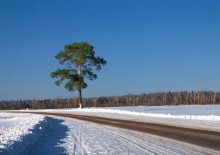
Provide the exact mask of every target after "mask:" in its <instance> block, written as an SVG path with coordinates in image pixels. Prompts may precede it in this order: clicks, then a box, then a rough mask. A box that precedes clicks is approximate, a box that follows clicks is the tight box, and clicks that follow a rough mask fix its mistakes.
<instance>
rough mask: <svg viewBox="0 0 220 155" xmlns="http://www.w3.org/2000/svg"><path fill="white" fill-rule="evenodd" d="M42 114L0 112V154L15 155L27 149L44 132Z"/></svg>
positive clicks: (44, 124)
mask: <svg viewBox="0 0 220 155" xmlns="http://www.w3.org/2000/svg"><path fill="white" fill-rule="evenodd" d="M46 126H47V122H46V120H45V117H44V116H41V115H33V114H19V113H2V112H0V154H7V155H16V154H24V153H25V152H27V151H29V150H28V149H29V148H30V146H31V145H33V144H34V143H35V142H36V141H38V139H39V138H40V137H41V135H42V134H43V133H44V132H45V128H46Z"/></svg>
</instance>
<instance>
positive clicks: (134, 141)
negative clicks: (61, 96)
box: [38, 117, 219, 155]
mask: <svg viewBox="0 0 220 155" xmlns="http://www.w3.org/2000/svg"><path fill="white" fill-rule="evenodd" d="M56 118H57V119H60V118H59V117H56ZM61 119H63V120H64V121H63V122H62V123H61V124H62V125H64V126H67V127H68V129H69V130H68V131H67V132H66V137H65V138H63V139H62V140H61V141H60V144H59V146H60V147H63V148H65V153H66V154H69V155H72V154H77V155H80V154H82V155H83V154H85V155H87V154H88V155H92V154H94V155H95V154H106V155H115V154H117V155H124V154H138V155H142V154H143V155H144V154H175V155H178V154H179V155H182V154H185V155H188V154H197V155H203V154H217V153H219V152H216V151H213V150H209V149H206V148H202V147H198V146H195V145H190V144H187V143H183V142H178V141H175V140H170V139H167V138H162V137H158V136H153V135H149V134H145V133H140V132H135V131H130V130H125V129H120V128H115V127H109V126H105V125H99V124H95V123H90V122H85V121H81V120H76V119H71V118H61ZM40 148H42V146H40ZM40 150H41V149H40ZM41 151H42V152H38V154H44V150H41Z"/></svg>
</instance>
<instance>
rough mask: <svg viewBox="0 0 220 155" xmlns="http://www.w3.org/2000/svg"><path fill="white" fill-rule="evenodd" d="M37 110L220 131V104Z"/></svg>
mask: <svg viewBox="0 0 220 155" xmlns="http://www.w3.org/2000/svg"><path fill="white" fill-rule="evenodd" d="M37 111H45V112H62V113H71V114H81V115H90V116H99V117H108V118H117V119H125V120H134V121H142V122H153V123H160V124H161V123H162V124H169V125H178V126H183V127H191V128H200V129H201V128H204V129H209V130H215V131H220V105H185V106H184V105H183V106H133V107H106V108H84V109H80V108H78V109H48V110H37Z"/></svg>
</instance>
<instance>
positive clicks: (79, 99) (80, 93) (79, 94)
mask: <svg viewBox="0 0 220 155" xmlns="http://www.w3.org/2000/svg"><path fill="white" fill-rule="evenodd" d="M78 102H79V107H80V108H83V102H82V91H81V89H78Z"/></svg>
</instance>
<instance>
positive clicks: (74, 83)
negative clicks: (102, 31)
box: [51, 42, 107, 106]
mask: <svg viewBox="0 0 220 155" xmlns="http://www.w3.org/2000/svg"><path fill="white" fill-rule="evenodd" d="M55 58H56V59H58V60H59V63H60V64H61V65H63V66H65V68H63V69H58V70H56V71H54V72H52V73H51V77H52V78H56V81H55V83H56V85H58V86H60V85H61V84H63V83H64V82H65V85H64V87H65V88H66V89H67V90H69V91H71V92H72V91H78V97H79V104H80V106H82V93H81V90H82V89H84V88H86V87H87V83H86V82H85V79H86V78H87V79H89V80H95V79H97V74H95V73H94V71H93V70H94V69H95V70H97V71H99V70H100V69H101V68H102V66H103V65H106V63H107V62H106V60H104V59H103V58H101V57H98V56H97V57H96V56H95V51H94V47H93V46H92V45H90V44H88V43H86V42H81V43H72V44H69V45H65V46H64V51H61V52H59V53H58V54H57V55H56V56H55Z"/></svg>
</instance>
